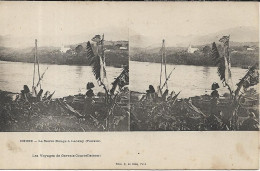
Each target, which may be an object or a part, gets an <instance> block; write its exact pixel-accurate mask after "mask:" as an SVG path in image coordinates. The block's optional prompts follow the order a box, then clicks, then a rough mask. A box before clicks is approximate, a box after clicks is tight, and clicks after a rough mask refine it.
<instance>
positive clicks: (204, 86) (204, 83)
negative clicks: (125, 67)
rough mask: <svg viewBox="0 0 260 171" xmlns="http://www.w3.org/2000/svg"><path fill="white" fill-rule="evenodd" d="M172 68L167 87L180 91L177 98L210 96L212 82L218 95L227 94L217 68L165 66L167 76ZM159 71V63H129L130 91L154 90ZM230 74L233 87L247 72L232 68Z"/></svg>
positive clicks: (157, 81)
mask: <svg viewBox="0 0 260 171" xmlns="http://www.w3.org/2000/svg"><path fill="white" fill-rule="evenodd" d="M173 68H175V70H173V72H172V74H171V77H170V79H169V81H168V87H169V91H175V92H176V93H177V92H179V91H181V93H180V95H179V97H182V98H186V97H193V96H198V95H204V94H210V93H211V91H210V89H211V85H212V83H213V82H217V83H218V84H219V86H220V88H219V93H220V95H223V94H224V93H225V92H228V90H227V88H226V87H223V84H222V82H221V81H220V78H219V76H218V74H217V67H207V66H192V65H171V64H167V74H169V73H170V72H171V70H172V69H173ZM160 70H161V64H160V63H149V62H136V61H130V89H131V90H133V91H138V92H145V91H146V90H147V89H148V86H149V85H153V86H154V88H155V89H156V87H157V86H158V85H159V83H160ZM163 71H164V69H163ZM231 72H232V79H233V85H234V87H235V84H236V83H238V81H239V79H241V78H242V77H243V76H244V75H245V74H246V72H247V70H246V69H241V68H237V67H232V70H231ZM163 76H164V72H163ZM163 80H165V78H163ZM162 82H164V81H162Z"/></svg>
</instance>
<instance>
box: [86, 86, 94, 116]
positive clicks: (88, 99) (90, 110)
mask: <svg viewBox="0 0 260 171" xmlns="http://www.w3.org/2000/svg"><path fill="white" fill-rule="evenodd" d="M94 87H95V86H94V84H93V83H92V82H88V83H87V86H86V88H87V92H86V98H85V104H84V114H85V116H89V115H91V114H93V113H94V109H93V108H94V107H93V102H94V101H93V99H92V98H93V96H95V94H94V91H93V90H92V88H94Z"/></svg>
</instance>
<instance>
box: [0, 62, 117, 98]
mask: <svg viewBox="0 0 260 171" xmlns="http://www.w3.org/2000/svg"><path fill="white" fill-rule="evenodd" d="M36 67H37V65H36ZM47 67H48V70H47V71H46V73H45V75H44V77H43V80H42V89H43V90H44V93H45V91H47V90H48V91H50V92H51V93H52V92H53V91H55V94H54V96H53V97H64V96H68V95H75V94H78V93H83V94H85V93H86V84H87V82H93V83H94V84H95V88H94V92H95V93H97V92H100V91H102V92H104V90H103V89H102V87H99V86H98V84H97V81H96V79H95V77H94V75H93V73H92V68H91V66H73V65H50V64H40V73H41V74H42V73H43V72H44V71H45V70H46V68H47ZM106 69H107V77H108V82H109V83H111V82H113V81H114V78H115V77H117V76H118V75H119V74H120V73H121V71H122V69H121V68H115V67H107V68H106ZM36 70H37V68H36ZM36 76H37V73H36ZM37 81H38V76H37V77H36V81H35V82H37ZM32 84H33V63H22V62H6V61H0V90H5V91H10V92H14V93H18V92H20V91H21V90H22V89H23V85H28V87H29V88H31V87H32Z"/></svg>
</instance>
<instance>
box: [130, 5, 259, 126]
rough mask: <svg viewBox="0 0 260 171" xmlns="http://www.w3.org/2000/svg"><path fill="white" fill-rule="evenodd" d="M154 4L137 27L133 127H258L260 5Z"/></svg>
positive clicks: (133, 61) (134, 25)
mask: <svg viewBox="0 0 260 171" xmlns="http://www.w3.org/2000/svg"><path fill="white" fill-rule="evenodd" d="M198 5H199V8H198ZM177 7H178V8H177ZM153 10H155V11H156V10H158V12H160V15H158V14H157V13H151V11H150V10H149V7H147V9H146V11H144V12H142V15H141V16H139V15H138V16H137V15H133V16H132V23H131V26H130V28H131V30H130V90H131V97H130V103H131V109H130V111H131V128H130V129H131V131H216V130H218V131H238V130H248V131H255V130H258V128H259V85H258V83H259V73H258V71H259V22H258V12H259V11H258V9H257V6H255V4H250V3H248V4H247V6H242V5H241V6H239V5H237V6H236V5H234V6H232V5H231V6H225V7H223V5H222V4H221V3H216V4H214V5H209V4H207V5H206V4H203V3H202V4H201V3H200V4H198V3H189V4H185V5H184V4H178V6H174V5H173V6H169V7H167V6H164V8H163V9H162V8H160V7H157V8H156V7H154V8H153ZM133 14H135V13H134V12H133ZM130 18H131V16H130ZM143 21H146V22H143Z"/></svg>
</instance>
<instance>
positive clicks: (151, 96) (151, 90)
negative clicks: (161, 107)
mask: <svg viewBox="0 0 260 171" xmlns="http://www.w3.org/2000/svg"><path fill="white" fill-rule="evenodd" d="M146 98H147V99H154V98H155V89H154V87H153V86H152V85H149V89H148V90H146Z"/></svg>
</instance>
